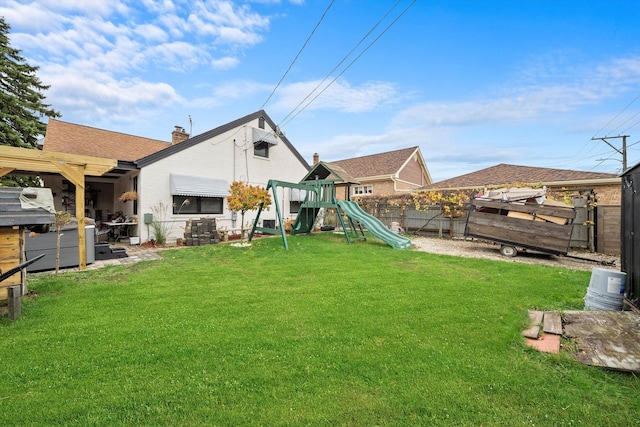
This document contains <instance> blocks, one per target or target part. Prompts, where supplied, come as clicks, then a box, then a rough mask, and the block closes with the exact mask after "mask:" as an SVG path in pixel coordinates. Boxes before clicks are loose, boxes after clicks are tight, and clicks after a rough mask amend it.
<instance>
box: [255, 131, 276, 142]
mask: <svg viewBox="0 0 640 427" xmlns="http://www.w3.org/2000/svg"><path fill="white" fill-rule="evenodd" d="M261 142H266V143H267V144H270V145H277V144H278V137H277V136H276V135H275V133H274V132H267V131H265V130H262V129H256V128H253V144H254V145H255V144H259V143H261Z"/></svg>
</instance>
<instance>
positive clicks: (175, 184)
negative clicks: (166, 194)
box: [169, 173, 229, 197]
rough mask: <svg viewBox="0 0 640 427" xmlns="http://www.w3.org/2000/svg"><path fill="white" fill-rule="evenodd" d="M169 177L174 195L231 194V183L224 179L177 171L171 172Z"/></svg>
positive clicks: (214, 195) (206, 195)
mask: <svg viewBox="0 0 640 427" xmlns="http://www.w3.org/2000/svg"><path fill="white" fill-rule="evenodd" d="M169 178H170V181H171V195H172V196H194V197H226V196H228V195H229V183H228V182H227V181H225V180H224V179H214V178H207V177H203V176H191V175H179V174H175V173H172V174H170V176H169Z"/></svg>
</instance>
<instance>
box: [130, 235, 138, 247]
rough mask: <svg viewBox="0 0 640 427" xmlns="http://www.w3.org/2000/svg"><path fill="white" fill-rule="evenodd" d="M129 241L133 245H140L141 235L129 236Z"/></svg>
mask: <svg viewBox="0 0 640 427" xmlns="http://www.w3.org/2000/svg"><path fill="white" fill-rule="evenodd" d="M129 243H130V244H132V245H139V244H140V237H137V236H131V237H129Z"/></svg>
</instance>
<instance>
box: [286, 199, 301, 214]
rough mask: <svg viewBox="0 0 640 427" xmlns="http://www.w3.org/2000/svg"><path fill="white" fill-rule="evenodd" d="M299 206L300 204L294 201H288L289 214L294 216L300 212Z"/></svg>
mask: <svg viewBox="0 0 640 427" xmlns="http://www.w3.org/2000/svg"><path fill="white" fill-rule="evenodd" d="M300 206H302V202H295V201H293V200H292V201H290V202H289V213H292V214H296V213H298V212H300Z"/></svg>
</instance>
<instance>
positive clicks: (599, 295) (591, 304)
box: [584, 268, 627, 311]
mask: <svg viewBox="0 0 640 427" xmlns="http://www.w3.org/2000/svg"><path fill="white" fill-rule="evenodd" d="M626 277H627V275H626V273H623V272H620V271H615V270H607V269H605V268H594V269H593V271H592V272H591V280H590V281H589V288H588V289H587V295H586V296H585V297H584V305H585V308H586V309H588V310H605V311H620V310H622V305H623V303H622V300H623V298H624V291H625V284H626Z"/></svg>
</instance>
